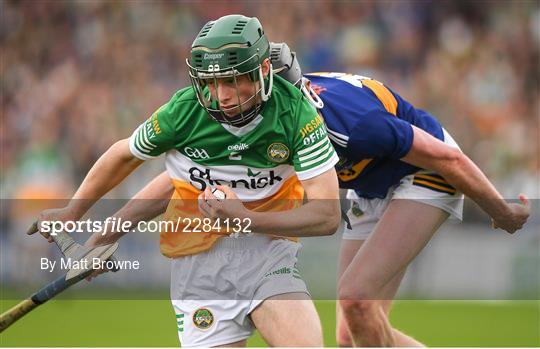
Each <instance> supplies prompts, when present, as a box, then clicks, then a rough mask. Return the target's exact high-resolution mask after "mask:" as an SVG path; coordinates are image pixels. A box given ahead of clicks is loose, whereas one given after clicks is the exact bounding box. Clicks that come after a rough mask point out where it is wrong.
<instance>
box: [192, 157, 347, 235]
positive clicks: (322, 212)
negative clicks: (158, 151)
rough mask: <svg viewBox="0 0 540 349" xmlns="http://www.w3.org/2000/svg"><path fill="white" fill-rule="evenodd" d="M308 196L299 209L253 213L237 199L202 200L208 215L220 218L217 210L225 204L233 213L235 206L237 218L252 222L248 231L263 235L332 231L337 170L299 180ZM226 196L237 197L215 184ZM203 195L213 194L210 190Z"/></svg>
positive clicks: (338, 214)
mask: <svg viewBox="0 0 540 349" xmlns="http://www.w3.org/2000/svg"><path fill="white" fill-rule="evenodd" d="M301 183H302V186H303V187H304V191H305V194H306V197H307V203H305V204H304V205H302V206H300V207H299V208H295V209H291V210H285V211H279V212H255V211H250V210H247V209H246V208H245V207H244V206H243V205H242V203H241V202H240V200H229V199H228V200H226V201H224V202H223V203H221V204H219V203H217V204H216V203H215V202H214V204H213V205H212V206H209V205H208V203H201V206H202V207H203V210H210V211H209V212H205V214H206V215H207V216H209V217H219V216H220V215H221V213H220V212H219V210H220V209H221V208H223V207H224V205H226V206H227V211H228V212H229V213H228V214H230V212H234V211H233V210H234V209H233V208H232V207H231V206H233V205H234V206H237V208H236V212H237V214H236V217H238V218H242V219H243V218H247V219H249V221H250V222H251V225H250V230H252V231H253V232H256V233H262V234H265V233H267V234H276V235H280V236H291V237H292V236H296V237H306V236H323V235H331V234H333V233H335V231H336V230H337V228H338V226H339V221H340V219H341V211H340V206H339V186H338V180H337V175H336V171H335V170H334V168H333V167H332V168H330V169H329V170H327V171H325V172H324V173H322V174H320V175H318V176H315V177H313V178H310V179H307V180H303V181H301ZM217 188H218V189H220V190H222V191H223V192H224V193H225V195H226V197H227V198H236V195H235V194H234V192H233V191H232V190H231V189H230V188H229V187H227V186H218V187H217ZM205 195H206V197H212V198H213V196H212V194H211V193H209V192H206V193H205Z"/></svg>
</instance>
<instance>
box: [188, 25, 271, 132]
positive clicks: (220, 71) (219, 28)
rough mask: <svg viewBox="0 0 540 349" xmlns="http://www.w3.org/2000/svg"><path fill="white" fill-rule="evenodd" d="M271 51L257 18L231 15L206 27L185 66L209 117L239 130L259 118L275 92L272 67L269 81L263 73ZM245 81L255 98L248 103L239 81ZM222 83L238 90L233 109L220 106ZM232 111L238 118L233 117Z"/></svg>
mask: <svg viewBox="0 0 540 349" xmlns="http://www.w3.org/2000/svg"><path fill="white" fill-rule="evenodd" d="M269 51H270V47H269V43H268V40H267V38H266V36H265V35H264V31H263V28H262V26H261V24H260V22H259V20H258V19H257V18H254V17H253V18H250V17H245V16H241V15H229V16H225V17H221V18H219V19H218V20H216V21H210V22H208V23H206V25H205V26H204V27H203V28H202V29H201V31H200V32H199V34H198V35H197V38H196V39H195V41H194V42H193V45H192V47H191V57H190V58H189V59H187V60H186V63H187V65H188V67H189V77H190V80H191V84H192V86H193V89H194V90H195V93H196V95H197V99H198V101H199V103H200V105H201V106H202V107H203V108H205V110H206V111H207V112H208V114H209V115H210V116H212V117H213V118H214V119H216V120H217V121H219V122H222V123H227V124H230V125H232V126H237V127H240V126H243V125H245V124H247V123H248V122H250V121H251V120H253V119H254V118H255V117H256V116H257V115H258V113H259V111H260V110H261V109H262V106H263V104H264V102H266V101H267V100H268V99H269V98H270V94H271V92H272V84H273V76H272V66H271V65H270V71H269V77H268V79H267V80H265V77H264V75H263V70H262V64H263V62H264V61H265V60H266V59H267V58H268V57H269ZM245 78H248V79H249V81H250V82H251V83H252V84H253V94H252V95H251V96H248V97H247V99H246V96H245V94H244V95H243V96H241V93H240V90H239V83H240V80H243V81H244V80H245ZM223 80H227V81H226V83H227V84H230V83H231V82H232V83H233V87H235V88H236V98H232V100H233V103H234V102H235V103H234V106H225V108H224V107H223V106H221V105H220V104H219V101H220V96H219V94H218V93H219V91H218V90H219V89H218V88H216V87H218V85H219V84H222V83H225V82H224V81H223ZM242 83H244V82H242ZM211 86H213V88H215V89H214V91H215V92H214V94H215V95H212V94H211V93H210V89H211ZM242 98H244V100H242ZM235 99H236V101H234V100H235ZM232 111H234V112H235V113H234V114H235V115H231V112H232ZM236 111H238V112H236Z"/></svg>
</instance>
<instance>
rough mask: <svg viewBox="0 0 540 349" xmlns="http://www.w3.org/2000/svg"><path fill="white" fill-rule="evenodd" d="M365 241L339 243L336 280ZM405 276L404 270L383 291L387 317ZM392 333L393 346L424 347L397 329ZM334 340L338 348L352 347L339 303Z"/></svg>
mask: <svg viewBox="0 0 540 349" xmlns="http://www.w3.org/2000/svg"><path fill="white" fill-rule="evenodd" d="M364 241H365V240H350V239H344V240H342V243H341V248H340V254H339V260H338V280H339V279H340V278H341V276H342V275H343V273H344V272H345V270H346V269H347V267H348V266H349V264H350V263H351V261H352V260H353V258H354V256H355V255H356V253H358V250H359V249H360V248H361V247H362V245H363V243H364ZM404 274H405V270H403V271H402V272H401V273H399V274H398V275H396V276H395V277H394V278H393V279H392V281H390V282H389V283H388V284H387V285H386V286H385V290H384V298H383V299H382V300H381V305H382V307H383V309H384V311H385V313H386V315H387V316H388V314H389V313H390V308H391V307H392V299H393V298H394V296H395V294H396V292H397V290H398V288H399V285H400V283H401V280H402V279H403V276H404ZM392 333H393V335H394V338H395V345H396V346H398V347H423V346H424V345H423V344H422V343H420V342H418V341H416V340H415V339H414V338H412V337H410V336H408V335H406V334H404V333H403V332H401V331H400V330H398V329H395V328H392ZM336 340H337V345H338V346H340V347H352V346H353V342H352V337H351V334H350V332H349V328H348V326H347V322H346V321H345V318H344V317H343V314H342V311H341V307H340V305H339V302H337V303H336Z"/></svg>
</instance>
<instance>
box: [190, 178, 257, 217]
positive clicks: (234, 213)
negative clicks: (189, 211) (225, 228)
mask: <svg viewBox="0 0 540 349" xmlns="http://www.w3.org/2000/svg"><path fill="white" fill-rule="evenodd" d="M216 188H217V189H219V190H221V191H222V192H223V193H224V194H225V200H218V199H217V198H216V197H215V196H214V195H213V194H212V189H210V188H209V187H206V189H205V190H204V192H203V193H201V194H200V195H199V197H198V199H199V200H198V204H199V211H200V212H201V213H202V214H203V215H204V216H205V217H208V218H211V219H213V220H215V219H218V218H219V219H227V218H229V219H234V218H240V219H242V218H245V217H247V214H248V209H247V208H246V207H245V206H244V204H242V201H240V199H239V198H238V196H237V195H236V194H235V193H234V192H233V191H232V190H231V188H230V187H228V186H226V185H218V186H216Z"/></svg>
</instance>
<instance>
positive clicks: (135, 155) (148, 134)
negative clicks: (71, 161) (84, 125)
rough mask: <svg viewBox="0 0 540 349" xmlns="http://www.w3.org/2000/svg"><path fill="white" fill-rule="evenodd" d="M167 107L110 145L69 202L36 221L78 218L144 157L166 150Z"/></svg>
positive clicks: (169, 131) (170, 134)
mask: <svg viewBox="0 0 540 349" xmlns="http://www.w3.org/2000/svg"><path fill="white" fill-rule="evenodd" d="M167 106H168V104H166V105H164V106H163V107H161V108H160V109H159V110H158V111H156V112H155V113H154V114H153V115H152V116H151V117H150V118H148V119H147V120H146V121H145V122H144V123H143V124H142V125H140V126H139V127H138V128H137V129H136V130H135V132H134V133H133V134H132V135H131V137H130V138H128V139H123V140H120V141H118V142H116V143H115V144H113V145H112V146H111V147H110V148H109V149H108V150H107V151H106V152H105V153H104V154H103V155H102V156H101V157H100V158H99V159H98V160H97V161H96V163H95V164H94V165H93V166H92V168H91V169H90V171H89V172H88V174H87V175H86V178H85V179H84V181H83V183H82V184H81V185H80V187H79V189H78V190H77V192H76V193H75V195H74V196H73V198H72V200H70V202H69V204H68V205H67V206H66V207H64V208H61V209H53V210H46V211H43V212H42V213H41V214H40V217H39V221H40V222H41V221H44V220H48V221H56V220H58V221H68V220H73V221H74V220H79V219H80V218H81V217H82V216H83V215H84V214H85V213H86V211H88V209H89V208H90V207H92V205H93V204H94V203H95V202H96V201H97V200H99V199H100V198H101V197H102V196H103V195H105V194H106V193H107V192H109V191H110V190H111V189H112V188H114V187H116V186H117V185H118V184H119V183H120V182H121V181H122V180H123V179H125V178H126V177H127V176H128V175H129V174H130V173H131V172H132V171H133V170H135V169H136V168H137V167H138V166H139V165H140V164H141V163H143V162H144V160H148V159H152V158H155V157H157V156H159V155H160V154H161V153H163V152H165V151H167V150H168V149H170V148H171V147H172V146H173V144H174V139H175V134H174V130H173V128H172V127H171V126H170V125H169V124H168V122H167V121H168V118H170V117H171V116H170V115H172V114H173V113H172V112H171V111H170V110H169V109H168V108H167ZM156 130H157V131H159V132H157V131H156ZM41 234H42V235H43V236H45V237H46V238H48V240H49V242H52V239H51V237H50V236H48V233H46V232H43V231H42V232H41Z"/></svg>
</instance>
